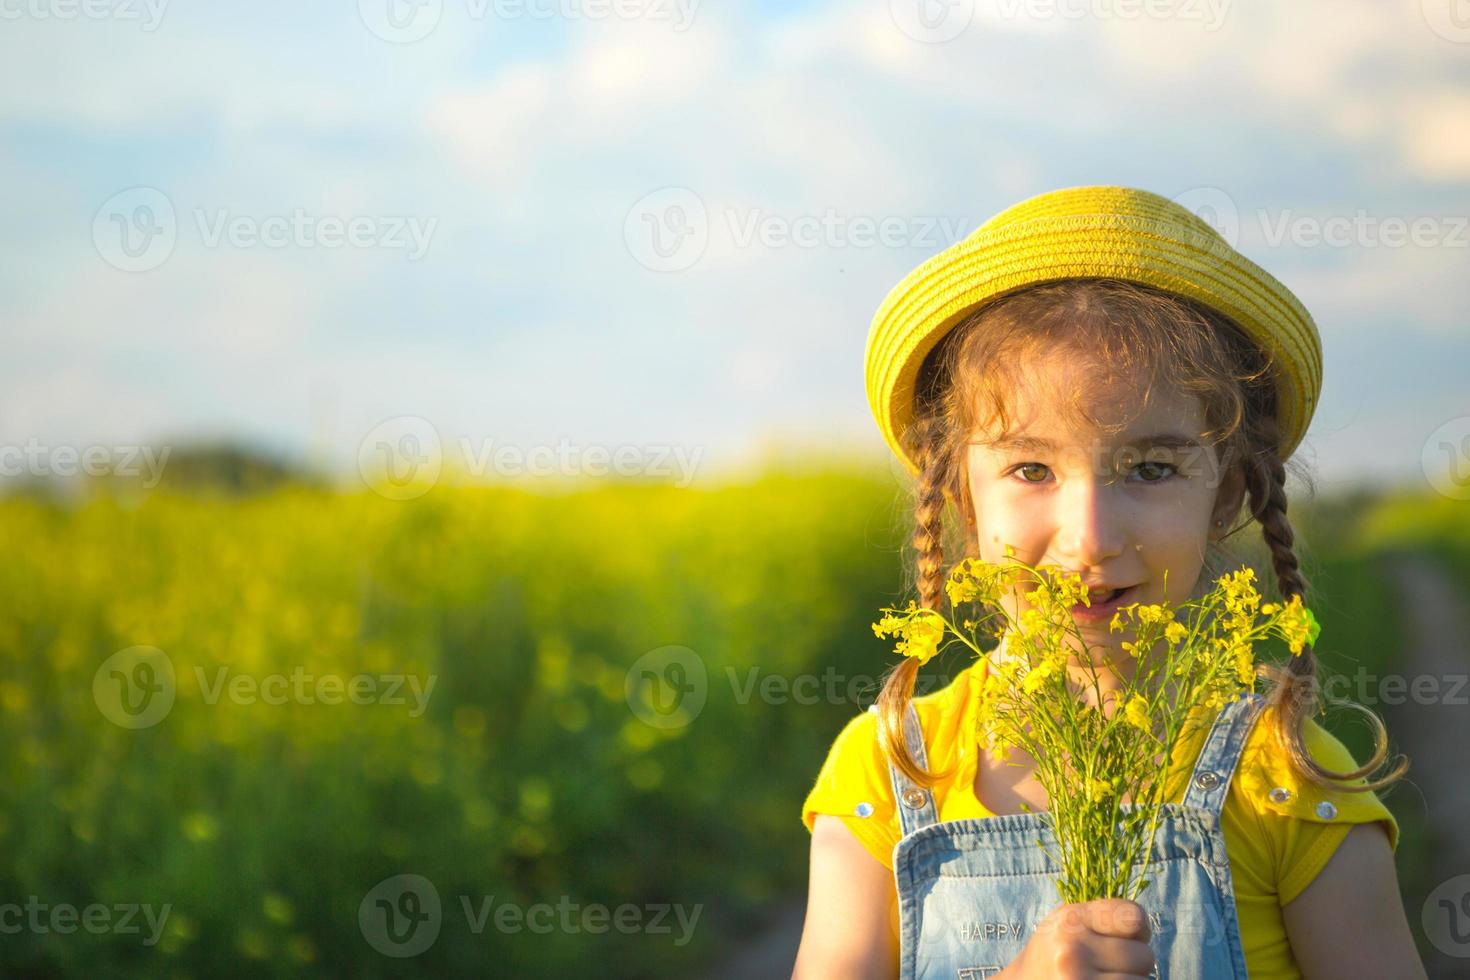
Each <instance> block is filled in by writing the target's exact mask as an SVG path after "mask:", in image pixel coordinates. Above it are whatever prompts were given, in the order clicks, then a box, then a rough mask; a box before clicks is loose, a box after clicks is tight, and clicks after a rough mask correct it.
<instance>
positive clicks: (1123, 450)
mask: <svg viewBox="0 0 1470 980" xmlns="http://www.w3.org/2000/svg"><path fill="white" fill-rule="evenodd" d="M1098 376H1099V371H1098V370H1097V368H1096V367H1095V366H1094V365H1093V364H1090V363H1088V362H1087V361H1086V359H1079V358H1076V357H1075V356H1073V357H1062V356H1056V357H1051V358H1048V359H1047V360H1046V361H1045V362H1044V363H1042V364H1039V365H1036V366H1035V370H1034V372H1033V373H1032V375H1031V378H1032V380H1031V384H1030V385H1028V386H1027V388H1026V390H1022V391H1016V392H1013V393H1012V400H1011V402H1010V404H1009V407H1010V408H1011V409H1012V415H1013V418H1012V431H1011V432H1009V433H1006V434H1005V438H1004V439H1000V440H997V438H996V437H997V436H998V435H1000V434H999V433H993V432H984V433H977V434H976V436H975V437H974V440H975V441H974V442H973V443H972V445H971V447H970V451H969V481H970V496H971V499H972V500H973V502H974V507H975V513H974V515H973V516H974V521H975V529H976V536H977V538H978V543H979V548H980V558H981V560H982V561H986V562H997V563H998V562H1003V561H1004V560H1005V558H1004V554H1005V552H1004V549H1005V546H1006V545H1010V546H1012V547H1013V548H1014V549H1015V554H1016V557H1017V558H1019V559H1021V560H1023V561H1025V562H1027V563H1029V564H1031V565H1042V564H1051V565H1059V566H1061V567H1062V568H1064V569H1067V570H1070V571H1073V572H1076V573H1078V574H1079V575H1080V576H1081V577H1082V580H1083V581H1084V582H1086V583H1090V584H1095V585H1100V586H1105V587H1114V588H1120V587H1128V590H1129V591H1128V592H1127V593H1126V594H1125V595H1123V596H1122V597H1121V598H1120V599H1119V600H1117V601H1115V602H1113V603H1108V604H1106V605H1102V604H1101V603H1100V599H1099V598H1098V597H1096V596H1094V597H1093V599H1092V609H1093V610H1098V611H1099V612H1101V613H1102V615H1100V616H1098V617H1097V619H1096V620H1094V621H1085V620H1083V619H1082V618H1081V615H1082V614H1079V618H1078V626H1079V628H1080V630H1081V632H1082V636H1083V638H1084V639H1085V641H1086V643H1087V646H1088V647H1089V648H1091V649H1092V654H1093V660H1094V662H1096V661H1098V660H1099V659H1100V658H1101V659H1104V660H1111V661H1114V662H1118V661H1119V660H1121V659H1123V658H1120V657H1117V656H1116V655H1117V654H1118V653H1119V652H1120V651H1121V648H1120V646H1119V644H1121V643H1122V642H1123V641H1124V640H1128V639H1130V638H1131V631H1125V632H1120V633H1112V632H1110V631H1109V628H1108V627H1109V623H1110V622H1111V619H1112V615H1111V612H1109V611H1108V610H1110V609H1114V608H1116V606H1117V605H1127V604H1129V603H1133V602H1139V603H1145V604H1147V603H1156V602H1162V601H1165V600H1167V601H1169V602H1170V603H1172V604H1179V603H1183V602H1185V601H1187V600H1188V599H1189V598H1190V597H1191V594H1192V593H1193V590H1194V588H1195V585H1196V583H1197V582H1198V580H1199V578H1200V572H1201V569H1202V568H1203V566H1204V560H1205V550H1206V546H1207V543H1208V541H1209V539H1210V538H1211V537H1216V536H1218V535H1219V533H1220V531H1221V529H1217V528H1215V526H1214V522H1215V520H1216V519H1217V518H1218V519H1221V520H1227V521H1228V520H1229V519H1230V517H1231V516H1232V515H1233V514H1234V513H1235V512H1236V510H1238V508H1239V506H1240V500H1241V492H1242V489H1243V486H1242V484H1241V481H1240V474H1239V472H1238V470H1237V469H1236V468H1232V470H1231V472H1230V473H1229V474H1228V475H1226V474H1222V473H1221V472H1220V463H1219V460H1218V459H1217V458H1216V455H1215V453H1214V452H1213V450H1212V449H1210V448H1209V447H1208V446H1206V445H1205V444H1204V441H1203V440H1202V439H1201V438H1200V436H1201V432H1202V431H1203V429H1204V418H1203V415H1202V413H1201V410H1200V405H1199V401H1198V399H1197V398H1195V397H1194V396H1193V395H1188V394H1185V393H1178V392H1172V391H1165V390H1161V389H1159V388H1157V387H1156V388H1155V390H1154V393H1153V397H1152V398H1151V400H1150V404H1149V405H1148V407H1147V408H1146V409H1143V408H1142V399H1141V397H1140V394H1139V392H1138V391H1136V390H1134V389H1131V388H1129V387H1128V386H1126V385H1113V386H1111V387H1107V388H1102V387H1099V385H1098V382H1097V381H1096V378H1097V377H1098ZM1074 392H1080V393H1081V394H1080V395H1078V396H1077V397H1078V399H1079V401H1080V405H1079V406H1078V407H1080V408H1083V409H1085V413H1086V414H1087V415H1088V416H1090V417H1091V418H1094V419H1097V420H1099V421H1100V422H1102V423H1103V424H1104V425H1113V426H1115V427H1117V426H1122V427H1121V428H1117V429H1116V431H1106V430H1105V429H1102V428H1098V429H1093V428H1088V429H1085V430H1076V429H1073V428H1069V427H1065V426H1064V425H1063V422H1062V420H1064V419H1065V418H1066V417H1067V416H1066V415H1064V414H1063V412H1062V411H1061V406H1062V405H1063V403H1064V402H1065V401H1066V400H1070V399H1071V398H1072V397H1073V393H1074ZM1165 570H1167V571H1168V573H1169V574H1168V591H1167V593H1166V592H1165V586H1164V572H1165ZM1103 598H1106V597H1105V596H1104V597H1103ZM1027 605H1028V603H1026V601H1025V599H1024V598H1023V597H1021V596H1020V595H1013V596H1011V597H1010V598H1009V600H1008V601H1007V602H1006V606H1007V609H1006V612H1007V614H1008V615H1009V616H1011V617H1012V618H1013V619H1014V618H1018V617H1019V615H1020V613H1021V612H1022V611H1023V610H1024V609H1025V608H1026V606H1027ZM1084 614H1085V613H1084ZM1074 646H1075V644H1074ZM1099 648H1102V649H1099Z"/></svg>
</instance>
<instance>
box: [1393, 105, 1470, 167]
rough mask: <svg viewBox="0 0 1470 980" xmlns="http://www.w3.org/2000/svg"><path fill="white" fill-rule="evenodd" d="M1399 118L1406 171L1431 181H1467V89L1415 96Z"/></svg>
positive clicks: (1469, 147)
mask: <svg viewBox="0 0 1470 980" xmlns="http://www.w3.org/2000/svg"><path fill="white" fill-rule="evenodd" d="M1401 118H1402V127H1403V128H1402V134H1401V139H1402V141H1403V144H1402V145H1403V151H1404V163H1405V165H1406V166H1407V167H1409V168H1410V169H1411V170H1412V171H1413V172H1414V173H1415V174H1417V175H1418V176H1421V177H1426V178H1428V179H1430V180H1460V181H1466V180H1470V88H1458V89H1453V88H1442V89H1437V90H1434V91H1423V92H1418V93H1416V94H1415V96H1414V97H1413V98H1412V99H1409V100H1407V102H1406V103H1405V105H1404V107H1403V114H1402V117H1401Z"/></svg>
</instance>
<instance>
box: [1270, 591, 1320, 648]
mask: <svg viewBox="0 0 1470 980" xmlns="http://www.w3.org/2000/svg"><path fill="white" fill-rule="evenodd" d="M1276 625H1277V628H1278V629H1280V630H1281V635H1282V636H1283V637H1284V638H1285V640H1286V643H1287V645H1288V646H1289V647H1290V648H1291V652H1292V654H1293V655H1296V654H1299V653H1301V652H1302V647H1303V646H1304V645H1305V644H1308V643H1312V644H1315V643H1316V642H1317V636H1318V634H1320V633H1321V632H1322V627H1321V626H1320V625H1318V623H1317V617H1316V616H1314V615H1312V610H1310V609H1308V608H1307V607H1306V606H1304V605H1302V597H1301V596H1299V595H1294V596H1292V597H1291V600H1290V601H1289V602H1287V604H1286V608H1285V609H1283V610H1282V611H1281V618H1280V619H1279V620H1277V621H1276Z"/></svg>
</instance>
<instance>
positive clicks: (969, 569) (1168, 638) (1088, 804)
mask: <svg viewBox="0 0 1470 980" xmlns="http://www.w3.org/2000/svg"><path fill="white" fill-rule="evenodd" d="M1005 551H1006V558H1007V559H1008V560H1010V559H1013V558H1014V557H1015V549H1014V548H1011V547H1010V546H1007V547H1006V549H1005ZM1254 581H1255V572H1254V571H1253V570H1251V569H1250V568H1241V569H1239V570H1236V571H1233V572H1230V573H1228V574H1226V575H1224V576H1222V577H1221V578H1220V579H1219V580H1218V581H1217V583H1216V585H1215V588H1214V589H1212V590H1211V591H1210V592H1209V593H1208V594H1206V595H1204V596H1203V598H1201V599H1200V600H1198V601H1190V602H1186V603H1184V604H1183V605H1182V606H1181V607H1179V608H1178V609H1177V610H1176V609H1175V608H1174V607H1173V606H1171V605H1170V604H1169V603H1168V602H1160V603H1151V604H1144V603H1136V602H1135V603H1132V604H1130V605H1128V606H1124V607H1122V608H1120V609H1119V610H1118V612H1117V614H1115V615H1114V616H1113V617H1112V620H1111V622H1110V624H1109V628H1110V629H1111V631H1113V632H1120V631H1122V630H1124V628H1125V626H1127V627H1131V628H1132V631H1133V632H1134V635H1132V636H1128V637H1126V638H1124V639H1123V640H1122V642H1120V643H1118V647H1119V648H1121V650H1122V651H1123V652H1124V653H1126V654H1128V655H1130V656H1132V657H1133V658H1134V660H1135V664H1134V665H1132V666H1133V668H1134V669H1133V670H1131V671H1129V672H1128V674H1127V676H1122V675H1121V674H1117V673H1115V674H1114V676H1113V677H1112V678H1111V680H1112V681H1114V682H1115V684H1112V685H1109V686H1110V688H1111V687H1116V693H1117V695H1118V700H1117V702H1116V703H1117V704H1118V705H1119V711H1120V712H1121V715H1120V716H1107V715H1104V713H1102V712H1101V711H1098V710H1086V709H1088V708H1089V706H1090V701H1089V700H1088V699H1083V701H1082V703H1081V705H1080V709H1081V710H1079V703H1078V698H1079V688H1082V689H1086V688H1087V687H1089V686H1091V687H1092V688H1093V689H1094V690H1097V689H1098V687H1097V685H1098V684H1099V673H1100V672H1101V671H1104V670H1109V671H1111V670H1114V667H1113V666H1111V665H1110V663H1111V662H1110V661H1109V660H1108V659H1107V658H1101V659H1099V658H1096V657H1094V656H1089V655H1086V654H1087V651H1088V650H1091V649H1094V647H1093V643H1092V642H1091V640H1090V638H1088V637H1087V636H1086V631H1085V630H1083V629H1081V627H1080V626H1079V624H1077V623H1076V622H1075V617H1074V616H1073V615H1072V609H1073V608H1074V607H1075V606H1078V605H1081V606H1089V605H1090V596H1089V593H1088V590H1087V589H1086V588H1084V587H1083V586H1082V580H1081V577H1080V576H1078V575H1077V574H1076V573H1074V572H1069V571H1067V570H1065V569H1062V568H1060V567H1058V566H1055V565H1046V566H1041V567H1033V566H1031V565H1028V564H1026V563H1024V562H1021V561H1019V560H1016V561H1014V562H1013V563H1010V564H1007V563H999V564H989V563H986V562H981V561H977V560H975V559H969V558H967V559H964V560H962V561H961V562H960V563H959V564H958V565H957V566H956V567H955V568H954V570H953V571H952V572H951V574H950V575H949V577H948V580H947V582H946V586H945V588H946V591H947V593H948V596H949V599H950V601H951V602H952V603H956V604H958V603H963V602H974V601H979V602H982V603H985V604H987V605H990V606H993V607H994V609H995V613H994V615H993V616H992V615H991V614H989V613H987V616H986V617H985V619H984V621H990V620H991V619H996V620H999V621H1001V622H1002V623H1003V627H1004V628H1003V629H1001V630H999V631H997V632H996V633H995V635H996V636H997V637H1004V638H1005V642H1006V646H1005V651H1006V652H1005V655H1004V656H1003V657H1001V656H999V655H997V656H995V657H994V658H993V659H992V660H991V661H990V664H989V668H990V669H989V670H988V671H987V672H986V676H985V680H984V683H983V685H982V687H981V691H980V693H979V698H980V705H979V706H978V710H977V711H976V735H977V739H979V740H980V744H982V745H985V746H987V747H988V751H989V752H990V754H991V756H992V757H993V758H995V759H997V760H1001V759H1004V758H1007V757H1008V755H1009V751H1010V749H1012V748H1019V749H1022V750H1024V751H1025V752H1026V753H1027V754H1028V755H1029V756H1030V757H1032V758H1034V759H1035V760H1036V765H1037V774H1038V778H1039V779H1040V780H1041V782H1042V785H1043V786H1047V787H1048V792H1049V793H1051V794H1052V807H1053V809H1052V812H1051V813H1050V814H1048V818H1049V819H1052V821H1053V822H1052V826H1053V828H1054V829H1055V830H1056V833H1057V837H1058V840H1059V841H1063V840H1065V843H1064V844H1063V845H1062V847H1061V849H1060V851H1059V852H1058V853H1057V854H1056V855H1055V857H1056V860H1057V862H1058V864H1059V866H1060V868H1061V871H1060V873H1059V874H1058V878H1057V884H1058V889H1059V891H1060V893H1061V897H1062V898H1063V899H1064V900H1065V901H1067V902H1082V901H1089V900H1091V899H1094V898H1098V897H1102V896H1104V895H1110V896H1121V897H1126V898H1133V897H1135V896H1136V895H1137V894H1138V892H1139V891H1140V890H1141V889H1142V888H1144V887H1146V885H1147V881H1146V880H1145V879H1142V878H1141V877H1140V876H1139V875H1138V874H1137V873H1136V872H1135V870H1134V869H1135V868H1136V866H1137V865H1138V860H1137V859H1138V857H1139V855H1140V853H1141V849H1142V848H1144V847H1146V846H1147V841H1148V840H1150V839H1151V834H1152V833H1153V828H1154V827H1155V826H1157V820H1158V813H1159V810H1158V804H1159V803H1160V802H1162V795H1161V790H1160V787H1161V786H1162V785H1163V777H1164V774H1165V766H1163V765H1161V764H1160V763H1158V762H1156V761H1155V759H1156V758H1157V757H1158V748H1159V747H1160V745H1161V744H1162V745H1165V746H1171V745H1174V744H1176V742H1177V740H1178V738H1179V737H1180V734H1181V732H1182V731H1183V730H1184V725H1185V722H1186V721H1187V719H1188V718H1189V717H1191V716H1192V715H1193V714H1194V713H1195V712H1196V711H1197V710H1198V709H1200V708H1201V707H1203V708H1205V709H1206V710H1215V709H1218V708H1221V707H1223V706H1224V705H1226V704H1227V703H1229V702H1230V701H1232V700H1234V699H1235V698H1236V697H1238V696H1240V694H1241V693H1242V692H1243V691H1254V690H1255V681H1256V669H1257V664H1256V657H1255V650H1256V643H1257V642H1258V641H1260V640H1262V639H1264V638H1266V637H1267V636H1270V635H1276V636H1280V637H1282V638H1283V639H1284V640H1286V642H1287V644H1288V645H1289V646H1290V647H1291V650H1292V653H1293V654H1299V653H1300V652H1301V650H1302V649H1303V648H1304V647H1305V645H1306V644H1308V643H1313V642H1315V641H1316V637H1317V633H1318V630H1319V627H1318V626H1317V622H1316V619H1315V618H1314V617H1313V616H1312V613H1311V610H1309V609H1307V608H1306V607H1305V606H1303V604H1302V601H1301V599H1300V598H1299V597H1294V598H1293V599H1291V600H1289V601H1287V602H1285V603H1266V604H1262V602H1261V596H1260V593H1259V592H1257V591H1256V588H1255V585H1254ZM1194 584H1195V583H1191V585H1194ZM1164 592H1165V594H1166V595H1167V594H1168V578H1167V575H1166V576H1165V578H1164ZM1010 596H1019V597H1020V598H1023V599H1024V600H1025V601H1024V602H1023V603H1021V605H1022V607H1023V608H1021V609H1019V610H1018V611H1016V612H1015V613H1012V611H1011V608H1010V603H1008V602H1002V601H1000V600H1001V599H1002V598H1003V597H1010ZM884 612H885V613H887V615H885V616H884V617H883V619H882V620H881V621H880V622H879V623H877V624H875V626H874V631H875V632H876V633H877V634H878V635H879V636H885V635H895V636H898V637H900V642H899V644H898V646H897V651H898V652H899V653H901V654H903V655H904V656H912V657H915V658H917V659H918V660H919V661H920V662H921V663H922V662H924V661H926V660H927V659H928V658H929V657H931V656H933V655H934V653H935V651H936V650H937V648H938V646H939V645H940V643H941V642H942V640H943V638H944V634H945V631H946V629H952V630H954V631H955V632H956V633H957V634H960V631H959V630H958V629H956V628H955V627H953V626H952V625H951V624H950V622H949V620H947V619H946V618H945V617H943V616H941V615H940V614H938V613H936V612H932V611H929V610H923V609H917V608H916V607H915V604H914V603H912V602H910V603H909V606H908V608H907V609H904V610H893V609H886V610H884ZM1263 617H1264V619H1263ZM963 626H964V629H965V630H966V631H973V630H974V628H975V626H976V623H975V622H974V621H973V620H969V619H966V620H964V621H963ZM1074 638H1081V639H1083V641H1084V644H1085V648H1084V649H1080V650H1079V649H1076V644H1075V643H1074ZM959 639H960V640H962V641H963V642H965V643H966V644H968V645H969V646H970V647H971V648H973V649H974V650H975V652H976V653H977V654H980V655H986V654H984V652H983V651H981V650H980V648H979V647H978V646H977V645H976V643H975V642H974V637H973V636H965V635H962V634H961V635H960V636H959ZM1145 653H1148V654H1149V655H1148V656H1146V657H1145V656H1144V654H1145ZM1078 654H1082V655H1080V656H1079V655H1078ZM1174 679H1177V680H1174ZM1165 690H1167V691H1169V692H1170V693H1169V694H1168V695H1167V696H1165V695H1164V694H1163V693H1162V692H1164V691H1165ZM1165 755H1168V753H1165ZM1054 787H1069V788H1070V787H1080V791H1075V792H1074V791H1069V792H1066V793H1059V792H1057V790H1056V789H1055V788H1054ZM1125 798H1129V799H1132V800H1135V801H1144V802H1142V803H1139V805H1138V807H1137V808H1134V809H1132V810H1131V811H1127V812H1125V811H1119V810H1118V808H1117V802H1118V801H1120V800H1122V799H1125ZM1120 813H1123V814H1124V816H1123V817H1122V821H1121V822H1119V815H1120Z"/></svg>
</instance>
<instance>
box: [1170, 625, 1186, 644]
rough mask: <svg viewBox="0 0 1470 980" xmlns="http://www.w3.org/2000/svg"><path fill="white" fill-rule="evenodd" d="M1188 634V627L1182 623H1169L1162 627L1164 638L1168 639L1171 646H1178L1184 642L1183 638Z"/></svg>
mask: <svg viewBox="0 0 1470 980" xmlns="http://www.w3.org/2000/svg"><path fill="white" fill-rule="evenodd" d="M1188 635H1189V629H1188V628H1187V627H1185V625H1184V624H1183V623H1170V624H1169V625H1168V626H1166V627H1164V638H1165V639H1167V640H1168V641H1169V644H1170V645H1171V646H1178V645H1179V644H1180V643H1182V642H1184V638H1185V637H1186V636H1188Z"/></svg>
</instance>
